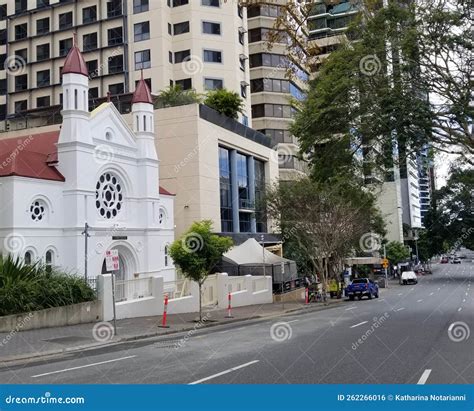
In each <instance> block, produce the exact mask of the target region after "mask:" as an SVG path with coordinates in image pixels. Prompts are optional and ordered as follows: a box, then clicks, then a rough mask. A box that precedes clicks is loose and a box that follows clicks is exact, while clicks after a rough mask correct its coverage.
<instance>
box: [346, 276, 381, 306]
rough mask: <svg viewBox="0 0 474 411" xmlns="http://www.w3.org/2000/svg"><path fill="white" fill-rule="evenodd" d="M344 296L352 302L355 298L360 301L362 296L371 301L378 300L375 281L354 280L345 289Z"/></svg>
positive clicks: (365, 279)
mask: <svg viewBox="0 0 474 411" xmlns="http://www.w3.org/2000/svg"><path fill="white" fill-rule="evenodd" d="M345 294H346V297H349V300H351V301H353V300H354V298H355V297H357V298H358V299H359V300H361V299H362V297H363V296H364V295H365V296H367V297H368V298H369V300H371V299H372V297H375V298H379V286H378V284H377V283H376V282H375V281H373V280H370V279H369V278H355V279H354V280H352V282H351V283H350V284H349V285H348V286H347V287H346V290H345Z"/></svg>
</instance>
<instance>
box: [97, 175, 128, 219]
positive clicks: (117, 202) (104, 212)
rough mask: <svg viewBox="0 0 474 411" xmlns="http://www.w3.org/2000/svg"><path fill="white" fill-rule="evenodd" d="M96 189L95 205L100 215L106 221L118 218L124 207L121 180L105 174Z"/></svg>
mask: <svg viewBox="0 0 474 411" xmlns="http://www.w3.org/2000/svg"><path fill="white" fill-rule="evenodd" d="M95 188H96V190H95V205H96V207H97V210H98V211H99V214H100V215H101V216H102V217H104V218H106V219H111V218H114V217H116V216H117V214H118V213H119V212H120V210H121V209H122V205H123V190H122V185H121V184H120V181H119V179H118V178H117V177H115V176H114V175H113V174H111V173H104V174H102V175H101V176H100V178H99V181H97V185H96V187H95Z"/></svg>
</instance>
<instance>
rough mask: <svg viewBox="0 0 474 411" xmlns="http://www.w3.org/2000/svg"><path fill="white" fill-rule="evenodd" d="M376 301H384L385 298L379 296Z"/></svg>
mask: <svg viewBox="0 0 474 411" xmlns="http://www.w3.org/2000/svg"><path fill="white" fill-rule="evenodd" d="M377 301H378V302H379V303H380V302H382V301H385V298H379V299H378V300H377Z"/></svg>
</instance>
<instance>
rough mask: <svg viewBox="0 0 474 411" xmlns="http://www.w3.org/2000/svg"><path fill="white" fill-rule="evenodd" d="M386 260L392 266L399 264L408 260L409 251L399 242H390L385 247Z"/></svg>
mask: <svg viewBox="0 0 474 411" xmlns="http://www.w3.org/2000/svg"><path fill="white" fill-rule="evenodd" d="M386 251H387V258H388V260H389V261H390V263H391V264H392V265H396V264H398V263H401V262H403V261H405V260H407V259H408V258H410V251H409V250H408V248H407V247H405V245H404V244H403V243H401V242H399V241H390V242H389V243H388V244H387V245H386Z"/></svg>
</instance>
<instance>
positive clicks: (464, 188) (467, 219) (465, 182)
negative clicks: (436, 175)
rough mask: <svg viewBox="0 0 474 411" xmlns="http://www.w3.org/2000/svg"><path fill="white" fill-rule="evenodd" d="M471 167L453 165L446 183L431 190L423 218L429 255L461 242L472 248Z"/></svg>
mask: <svg viewBox="0 0 474 411" xmlns="http://www.w3.org/2000/svg"><path fill="white" fill-rule="evenodd" d="M473 194H474V170H473V169H460V168H457V167H453V168H452V169H451V172H450V176H449V178H448V180H447V182H446V185H445V186H444V187H442V188H440V189H439V190H437V191H435V193H434V195H433V201H432V206H431V208H430V210H429V211H428V214H427V216H426V219H425V227H426V236H427V238H426V241H427V242H428V244H427V248H428V250H429V252H430V254H431V256H433V255H435V254H441V253H444V252H447V251H448V250H449V249H451V248H458V247H460V246H461V245H464V246H465V247H467V248H470V249H472V248H473V247H474V214H473V210H474V196H473Z"/></svg>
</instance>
